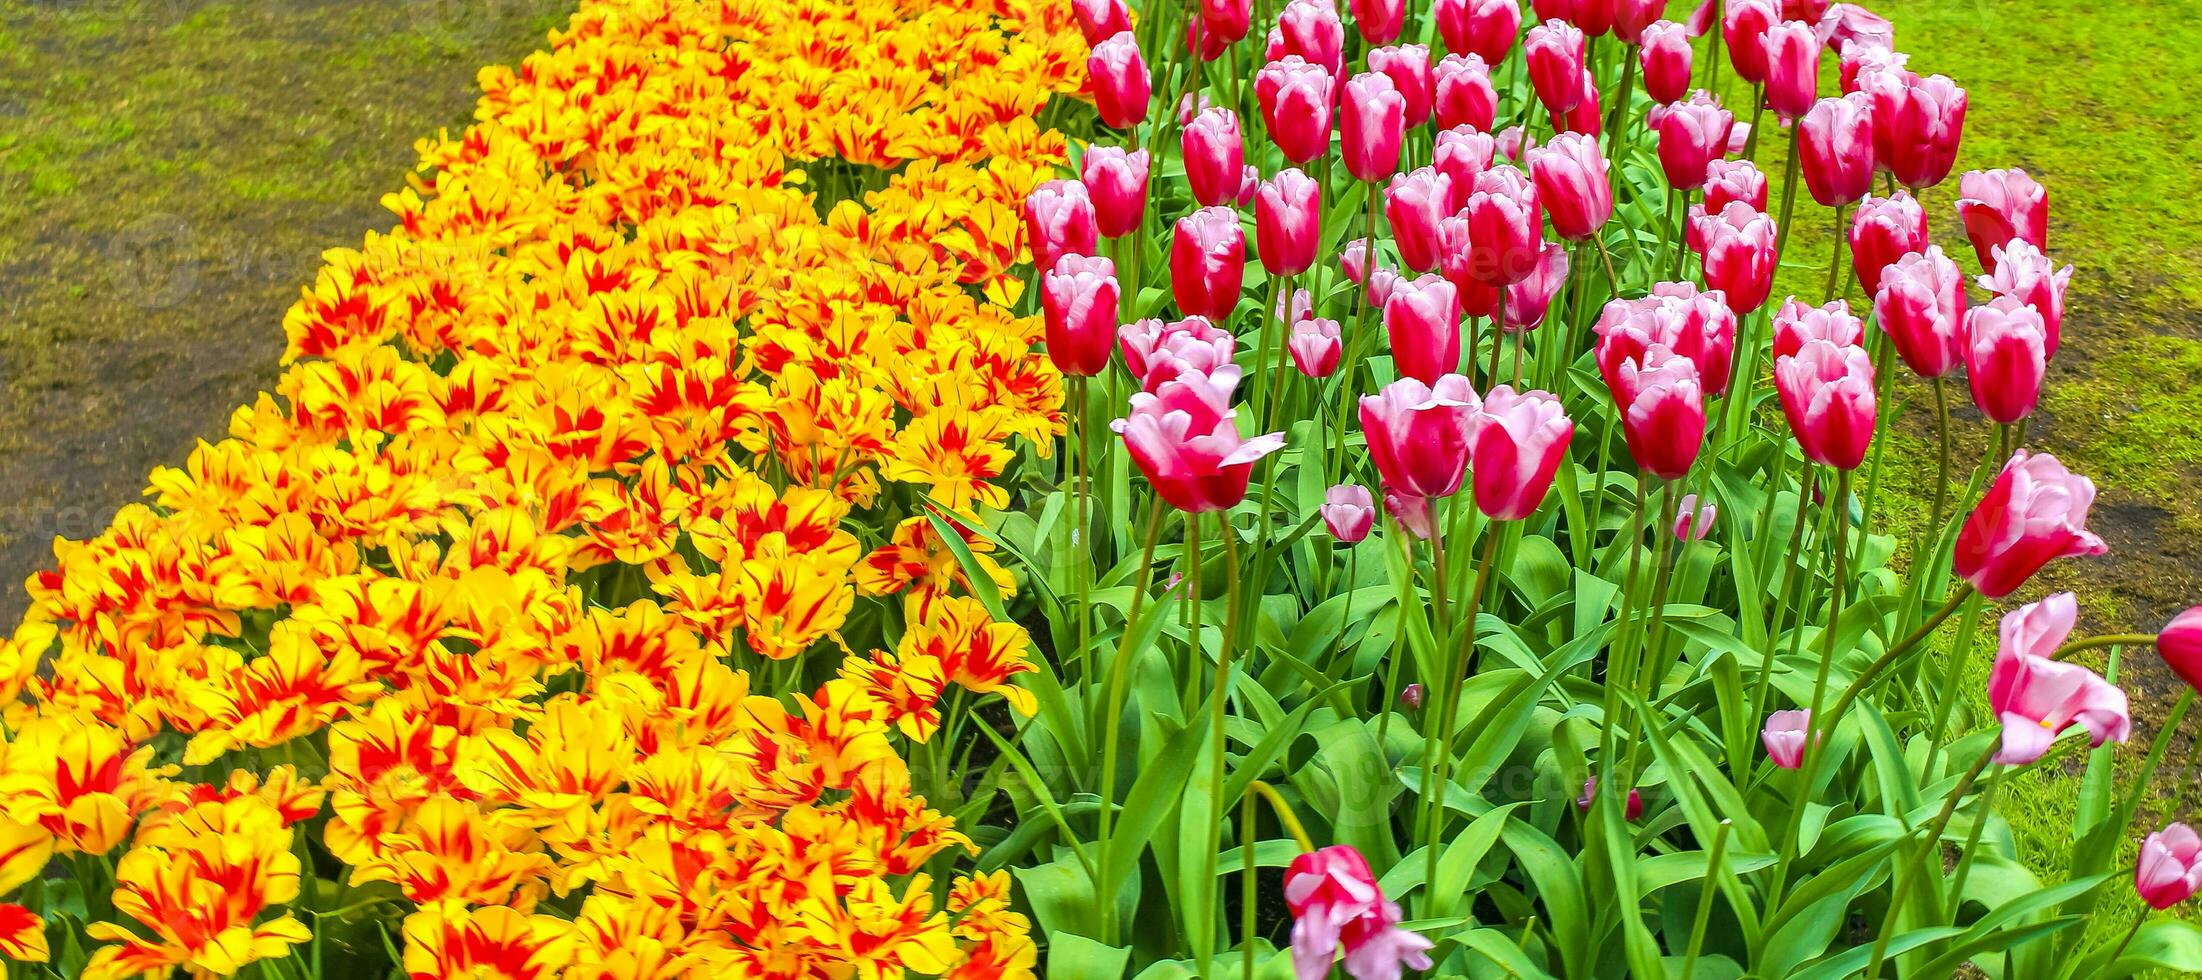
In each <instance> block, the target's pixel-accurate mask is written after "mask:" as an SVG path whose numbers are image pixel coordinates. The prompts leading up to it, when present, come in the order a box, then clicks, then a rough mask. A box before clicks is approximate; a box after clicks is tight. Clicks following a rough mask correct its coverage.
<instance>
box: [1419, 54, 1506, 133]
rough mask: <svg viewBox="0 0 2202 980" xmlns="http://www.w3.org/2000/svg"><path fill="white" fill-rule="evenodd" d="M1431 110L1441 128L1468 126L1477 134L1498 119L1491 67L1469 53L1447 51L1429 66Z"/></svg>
mask: <svg viewBox="0 0 2202 980" xmlns="http://www.w3.org/2000/svg"><path fill="white" fill-rule="evenodd" d="M1431 78H1432V80H1433V81H1432V89H1431V110H1432V111H1433V112H1434V113H1435V114H1436V116H1437V125H1438V128H1439V129H1441V130H1446V131H1451V130H1454V129H1456V128H1459V127H1464V126H1465V127H1467V128H1469V129H1471V130H1474V131H1476V132H1478V133H1481V132H1484V131H1486V130H1489V129H1490V128H1491V123H1492V122H1493V121H1494V120H1496V119H1497V118H1498V113H1499V94H1498V91H1497V90H1496V89H1494V88H1492V86H1491V69H1490V67H1489V66H1488V65H1485V64H1484V63H1483V59H1482V58H1479V57H1476V56H1475V55H1472V54H1449V55H1446V56H1445V60H1443V61H1440V62H1438V63H1437V67H1435V68H1433V69H1431Z"/></svg>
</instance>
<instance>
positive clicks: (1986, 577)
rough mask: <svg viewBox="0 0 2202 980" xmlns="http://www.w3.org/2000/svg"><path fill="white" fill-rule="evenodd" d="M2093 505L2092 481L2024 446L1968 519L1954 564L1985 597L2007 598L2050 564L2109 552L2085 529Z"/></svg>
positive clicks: (2093, 490) (1960, 536)
mask: <svg viewBox="0 0 2202 980" xmlns="http://www.w3.org/2000/svg"><path fill="white" fill-rule="evenodd" d="M2094 504H2095V484H2094V482H2093V481H2090V480H2089V479H2088V478H2086V477H2084V476H2077V475H2075V474H2073V472H2072V471H2071V470H2068V469H2065V468H2064V464H2063V463H2060V462H2057V458H2056V457H2055V456H2050V455H2047V454H2043V455H2040V456H2034V455H2030V454H2028V453H2027V451H2026V450H2024V449H2021V450H2019V451H2018V454H2017V455H2014V456H2012V457H2011V461H2010V462H2008V463H2005V464H2004V465H2003V471H2002V472H2001V473H1999V474H1997V475H1996V481H1995V483H1993V484H1991V485H1989V487H1988V492H1987V494H1986V495H1985V496H1983V497H1982V498H1981V501H1980V503H1979V504H1978V505H1977V506H1975V507H1974V508H1973V512H1972V514H1971V516H1969V517H1967V518H1966V519H1965V527H1964V528H1963V529H1962V530H1960V531H1959V532H1958V535H1957V550H1956V553H1955V555H1954V560H1953V562H1952V565H1953V567H1954V568H1955V569H1956V571H1957V574H1958V575H1960V576H1962V577H1963V578H1964V579H1965V580H1966V581H1968V582H1971V583H1972V585H1973V588H1975V589H1978V590H1980V594H1981V595H1984V596H1987V597H1988V598H1990V599H2000V598H2003V597H2004V596H2007V595H2010V594H2011V593H2012V592H2014V591H2017V589H2018V587H2019V586H2021V585H2025V584H2026V580H2027V579H2029V578H2032V577H2033V576H2034V573H2035V572H2038V571H2040V570H2041V567H2042V566H2043V565H2046V564H2048V563H2049V562H2051V561H2052V560H2055V559H2058V558H2071V557H2080V556H2090V555H2099V554H2102V553H2103V552H2105V551H2108V550H2109V547H2108V546H2107V545H2105V544H2103V539H2101V538H2098V537H2096V536H2095V535H2094V534H2093V533H2092V532H2090V531H2088V529H2087V511H2088V508H2090V507H2093V506H2094Z"/></svg>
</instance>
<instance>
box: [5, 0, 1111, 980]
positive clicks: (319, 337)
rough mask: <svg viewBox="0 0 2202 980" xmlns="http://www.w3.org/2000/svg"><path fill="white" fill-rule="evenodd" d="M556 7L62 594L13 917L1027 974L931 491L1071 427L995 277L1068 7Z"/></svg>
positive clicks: (30, 691) (184, 936) (992, 630)
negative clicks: (976, 848)
mask: <svg viewBox="0 0 2202 980" xmlns="http://www.w3.org/2000/svg"><path fill="white" fill-rule="evenodd" d="M551 41H552V44H551V46H550V47H549V49H548V50H546V51H543V52H540V53H537V54H536V55H533V56H531V57H529V58H528V59H527V60H526V61H525V62H524V63H523V64H522V65H521V66H520V67H519V68H518V69H516V70H513V69H503V68H493V69H489V70H486V71H484V72H483V73H482V76H481V81H482V86H483V89H484V93H485V94H484V97H483V99H482V101H481V104H480V106H479V108H478V110H477V113H476V117H477V119H478V122H477V124H475V125H474V126H472V127H470V128H468V129H467V130H466V131H465V132H464V133H463V134H460V135H457V136H445V137H443V138H439V139H435V140H428V141H424V142H423V143H422V144H421V146H420V155H421V159H422V165H421V168H420V171H419V173H418V175H417V176H416V177H415V179H414V180H413V182H412V186H411V187H409V188H408V189H406V190H405V191H403V192H401V193H398V194H395V195H391V196H390V197H388V198H386V200H385V203H386V204H387V205H388V206H389V207H390V208H391V210H393V211H394V212H395V213H396V214H397V217H398V224H397V227H395V228H394V229H393V230H392V231H391V232H390V233H389V234H386V235H370V236H368V238H367V240H366V242H365V244H364V245H363V246H362V247H361V248H359V249H356V250H353V249H340V250H334V251H331V252H329V253H328V254H327V255H326V260H327V266H326V267H325V268H324V269H323V270H322V271H321V273H320V274H319V276H318V277H317V279H316V281H315V282H314V284H313V285H312V286H311V287H310V288H309V289H307V290H305V291H304V293H303V296H302V297H301V299H300V300H299V302H298V303H297V304H296V305H295V306H294V307H293V308H292V309H291V310H290V311H289V313H288V315H287V316H286V317H285V318H284V322H283V329H284V332H285V335H286V338H287V352H286V369H285V371H284V373H283V375H282V378H281V381H280V382H279V384H278V386H277V390H276V392H275V393H274V394H273V395H263V396H261V398H260V399H259V400H258V402H257V403H256V404H253V405H249V406H246V407H243V408H240V409H239V410H238V411H237V412H236V413H235V415H234V416H233V417H232V419H231V423H230V436H229V438H226V439H224V440H222V441H221V442H219V443H215V444H211V445H204V444H203V445H201V446H199V447H198V449H197V450H196V451H195V452H193V453H192V454H191V457H190V459H189V460H188V462H187V463H186V464H185V465H184V466H182V467H181V468H178V469H163V470H161V471H158V472H156V473H155V474H154V475H153V477H152V480H151V487H150V489H149V490H148V496H149V497H150V503H148V504H145V505H133V506H130V507H127V508H125V509H124V510H123V511H122V512H121V513H120V514H119V515H118V516H117V517H116V519H115V521H114V523H113V525H112V527H111V528H110V529H108V530H107V531H106V532H105V533H103V534H101V535H99V536H97V537H96V538H93V539H91V540H88V541H83V542H61V543H58V544H57V545H56V559H57V566H56V568H55V569H54V570H52V571H50V572H46V573H42V574H40V575H38V576H36V577H34V578H33V580H32V581H31V583H30V589H31V593H32V610H31V612H30V614H29V616H28V617H27V618H26V620H25V622H24V623H23V625H22V626H21V627H20V628H19V629H18V630H17V631H16V633H15V634H14V636H13V637H12V639H10V640H8V641H7V642H5V643H0V697H4V698H5V701H6V703H7V705H8V708H7V709H6V710H7V713H6V716H5V717H6V723H7V738H6V741H5V743H4V744H0V891H5V892H8V893H10V898H9V900H10V901H12V902H18V903H20V904H11V905H5V906H0V955H4V956H7V957H11V958H16V959H33V960H42V959H46V958H48V957H49V956H51V955H56V954H58V953H59V952H60V947H59V946H57V945H54V944H50V943H49V942H48V937H49V934H51V935H60V934H61V933H59V932H55V931H54V930H71V929H80V931H79V932H76V933H75V935H77V936H79V937H80V938H82V939H84V940H85V941H86V942H87V943H88V944H89V948H92V953H91V955H90V960H89V963H88V964H87V965H86V966H85V968H84V975H85V976H88V977H93V978H95V980H96V978H116V977H124V976H135V975H138V974H141V973H145V972H147V971H154V972H157V973H161V974H165V973H166V972H167V971H169V970H171V969H174V968H178V967H181V968H184V969H187V970H189V971H191V972H193V973H194V974H195V975H200V976H205V975H228V974H232V973H236V972H238V971H239V970H240V969H242V968H244V967H246V966H247V965H248V964H252V963H255V962H257V961H263V960H268V959H271V958H282V957H289V956H300V957H303V956H304V954H305V951H306V949H307V947H306V946H304V945H301V944H308V943H310V944H312V949H313V951H314V955H315V956H317V957H318V956H337V955H343V953H342V951H343V950H345V949H351V950H355V951H357V950H367V951H369V952H370V953H372V955H378V956H379V955H388V954H385V953H383V952H382V950H384V949H396V950H398V951H399V952H398V954H397V955H399V956H400V957H401V959H402V962H401V963H400V964H398V965H399V966H400V967H401V968H402V969H403V970H404V971H406V972H408V973H409V974H410V975H412V976H415V977H449V976H477V975H483V976H500V977H511V978H550V977H563V978H596V977H621V978H661V977H687V976H710V977H728V976H732V977H774V978H780V977H785V978H808V977H819V978H826V977H831V978H835V980H842V978H850V977H862V978H891V977H901V976H905V975H906V974H918V975H926V976H955V977H1016V976H1030V975H1031V972H1032V967H1033V965H1034V961H1035V948H1034V944H1033V941H1032V940H1031V939H1030V938H1029V937H1028V935H1027V932H1028V928H1029V926H1028V923H1027V922H1026V921H1025V919H1024V918H1023V917H1022V916H1020V915H1018V914H1017V913H1015V912H1013V911H1011V909H1010V905H1009V895H1008V886H1009V882H1008V878H1007V876H1006V875H1004V874H1000V873H996V874H991V875H987V874H975V875H965V874H956V873H954V871H953V868H952V862H944V861H936V860H934V859H935V858H936V857H944V856H951V855H953V854H957V853H964V852H965V851H967V850H968V849H969V847H970V842H969V841H968V840H967V839H966V838H964V837H963V836H962V835H960V834H959V833H958V832H957V830H956V829H955V827H954V826H953V822H952V821H951V820H950V819H949V818H947V817H946V816H945V815H943V814H942V813H940V812H938V811H936V810H934V809H931V808H929V807H928V805H927V803H926V801H925V800H924V799H922V798H920V797H919V796H918V795H916V793H915V792H914V791H913V788H912V784H911V776H910V772H909V769H908V767H907V766H906V765H905V763H904V762H903V760H902V759H901V758H900V757H899V756H898V754H897V742H898V740H904V739H906V740H914V741H922V740H925V739H928V738H930V737H932V736H933V735H934V733H935V731H936V729H937V728H938V726H939V725H940V723H941V711H940V709H939V707H938V703H939V701H940V700H941V699H942V697H943V691H944V690H946V689H949V688H951V687H960V688H962V689H965V690H968V691H971V692H974V693H982V694H983V693H999V694H1002V695H1004V696H1006V697H1007V698H1008V699H1009V700H1010V702H1011V705H1012V707H1015V708H1018V709H1020V710H1025V711H1029V710H1030V696H1029V695H1027V694H1025V693H1024V692H1023V691H1022V690H1021V689H1019V688H1018V687H1016V686H1015V685H1014V684H1013V683H1012V678H1013V677H1014V676H1015V675H1016V674H1017V673H1019V672H1021V671H1026V670H1030V669H1032V666H1033V665H1032V662H1031V659H1030V658H1031V656H1032V652H1031V649H1030V641H1029V639H1028V638H1027V637H1026V635H1025V633H1024V631H1023V630H1022V629H1021V628H1020V627H1017V626H1015V625H1013V624H1005V623H996V622H992V621H991V620H990V618H989V617H988V615H987V613H986V611H985V607H984V606H983V605H981V604H980V603H979V602H978V601H976V600H975V599H973V598H971V597H970V596H969V594H968V585H969V583H968V582H965V581H963V578H962V576H963V574H964V566H963V565H961V564H960V563H959V562H958V561H957V560H956V559H955V558H954V557H953V553H952V550H951V548H950V547H949V546H948V545H947V544H946V543H945V542H943V541H942V540H941V539H940V538H939V536H938V535H937V534H936V532H935V528H936V527H937V526H939V525H936V524H935V523H934V522H933V520H932V519H931V518H929V517H927V516H925V508H926V507H927V506H928V505H929V504H930V505H937V508H938V509H937V510H935V511H933V512H934V513H936V514H938V515H939V516H942V517H946V518H948V521H949V526H952V527H953V526H960V525H958V524H957V523H955V522H956V521H957V520H958V519H959V515H961V518H962V519H964V520H968V519H969V513H970V511H971V510H972V509H973V508H976V507H982V506H998V505H1001V504H1003V503H1005V502H1006V500H1007V495H1006V491H1005V489H1004V488H1003V487H1002V486H1001V485H1000V484H999V483H998V482H997V480H996V478H997V477H999V476H1000V475H1001V474H1002V473H1003V471H1004V469H1005V467H1007V466H1008V465H1009V464H1010V463H1011V462H1012V461H1013V460H1014V459H1015V457H1016V454H1017V453H1018V452H1019V451H1031V452H1040V453H1044V452H1045V451H1046V449H1047V447H1048V445H1049V439H1050V438H1051V437H1053V436H1054V435H1056V434H1059V433H1060V432H1061V431H1062V418H1061V413H1060V400H1061V379H1060V377H1059V376H1058V375H1057V374H1056V373H1054V371H1053V369H1052V368H1051V367H1050V366H1049V365H1048V363H1047V361H1046V359H1045V358H1043V357H1037V356H1034V355H1033V353H1032V351H1031V347H1032V345H1033V344H1034V343H1036V342H1037V340H1038V339H1039V325H1038V322H1037V319H1036V318H1031V317H1020V316H1017V315H1015V314H1014V313H1013V312H1012V311H1011V309H1010V307H1011V306H1012V305H1013V304H1014V303H1015V302H1016V301H1017V299H1018V297H1019V292H1020V289H1019V281H1018V280H1017V279H1016V278H1014V277H1012V276H1011V275H1010V274H1009V273H1010V270H1011V268H1012V267H1013V266H1014V264H1015V263H1017V262H1019V261H1021V260H1022V259H1023V258H1024V256H1023V254H1022V242H1021V223H1020V218H1019V215H1020V210H1019V208H1020V205H1021V202H1022V201H1023V199H1024V197H1025V196H1026V194H1027V193H1029V192H1030V191H1031V190H1032V189H1033V188H1034V187H1035V186H1037V185H1038V184H1039V183H1040V182H1041V181H1043V180H1045V179H1047V178H1048V177H1049V176H1052V174H1053V173H1054V172H1055V170H1056V168H1058V167H1060V166H1061V165H1062V164H1063V162H1064V158H1065V154H1066V147H1065V143H1064V139H1063V137H1062V136H1061V135H1060V134H1058V133H1054V132H1043V131H1042V129H1041V127H1040V126H1039V125H1038V124H1037V122H1036V117H1037V116H1038V114H1039V112H1040V110H1041V108H1042V107H1043V106H1044V105H1045V104H1046V102H1047V101H1048V100H1049V98H1050V97H1051V96H1063V95H1069V94H1072V93H1075V92H1076V91H1077V90H1078V89H1079V88H1080V86H1081V85H1082V84H1083V82H1084V77H1083V76H1084V69H1083V61H1084V54H1085V47H1084V44H1083V42H1082V41H1081V40H1080V39H1079V36H1078V34H1077V31H1076V30H1075V28H1074V27H1073V25H1072V24H1071V22H1070V15H1069V10H1068V7H1067V5H1064V4H1061V3H1059V2H1050V0H924V2H917V0H908V2H896V0H587V2H584V3H583V4H582V6H581V10H580V11H579V12H578V13H577V14H576V15H575V16H574V17H573V19H572V21H571V23H570V24H569V25H568V27H567V29H566V30H564V31H562V32H558V33H554V34H553V35H552V38H551ZM399 81H400V80H397V79H393V80H392V83H393V84H397V83H398V82H399ZM842 183H845V184H847V185H848V187H849V188H851V189H859V188H862V189H864V190H863V192H862V193H861V194H860V195H858V196H859V199H858V200H838V201H836V200H833V195H832V194H830V193H817V192H818V191H821V190H826V189H830V188H832V187H833V186H834V185H837V184H842ZM967 544H968V545H969V550H971V551H973V552H976V553H977V557H978V561H979V564H980V566H981V567H982V568H983V570H984V571H985V573H986V574H987V575H988V576H989V577H991V578H993V579H994V580H995V582H994V584H995V585H996V586H997V587H1000V588H1005V589H1006V588H1008V587H1010V586H1011V585H1013V582H1012V580H1011V578H1010V577H1009V576H1008V575H1007V574H1006V572H1004V571H1003V570H1002V569H1001V568H1000V567H999V566H998V565H996V564H994V563H993V562H992V561H991V560H990V559H989V558H988V557H987V555H986V552H987V550H988V549H987V548H986V546H985V542H984V540H983V539H973V540H969V541H968V542H967ZM872 607H876V608H872ZM860 613H861V614H862V616H863V617H864V618H865V619H866V621H867V622H875V625H874V627H873V628H872V629H871V630H870V631H868V632H866V633H865V634H864V635H865V636H874V635H876V636H879V637H881V638H882V639H881V642H882V643H883V644H884V645H887V646H891V647H893V649H891V650H890V649H881V650H869V651H861V652H860V651H857V650H853V649H851V647H850V644H849V643H848V642H847V631H848V630H849V628H850V625H851V623H852V616H858V615H859V614H860ZM876 622H890V623H892V624H893V625H892V628H879V627H878V626H877V625H876ZM810 655H817V656H825V657H828V658H831V659H830V660H829V661H828V662H826V663H824V664H820V665H818V666H819V667H820V669H817V670H809V671H806V670H805V669H804V665H805V663H806V660H807V659H808V656H810ZM835 661H838V662H839V664H840V666H839V667H838V668H837V669H836V668H835V667H833V662H835ZM806 674H807V675H808V676H810V677H811V678H813V679H817V678H828V679H826V680H825V681H824V683H823V684H822V685H820V686H818V687H816V688H814V689H806V691H794V690H765V689H764V688H765V686H767V682H766V681H764V680H762V678H766V677H773V678H782V679H785V678H800V677H804V676H806ZM53 868H59V869H63V870H62V871H60V872H56V871H53V870H50V869H53ZM317 869H318V870H317ZM944 873H945V874H946V875H947V877H946V878H943V877H942V875H943V874H944ZM65 879H74V880H75V881H77V882H80V883H82V882H98V883H100V884H101V885H103V886H111V889H112V890H111V894H108V893H107V892H106V889H105V888H104V887H102V888H101V889H100V890H99V892H98V893H95V894H89V895H86V896H85V897H84V898H85V900H84V901H83V902H82V904H81V905H80V906H76V907H78V908H83V909H86V910H88V911H86V912H83V913H72V912H68V911H64V910H63V909H62V905H61V904H58V903H55V902H53V901H50V899H51V898H52V896H54V895H56V894H57V893H58V892H57V890H56V887H55V886H57V885H58V884H60V883H62V882H63V881H64V880H65ZM86 891H91V889H90V888H89V887H87V888H86ZM78 914H82V915H84V916H86V917H87V918H86V921H82V922H74V921H72V918H73V916H75V915H78ZM378 929H379V930H381V931H380V937H381V938H379V939H378V938H376V937H377V930H378ZM325 931H326V932H327V935H324V932H325ZM338 932H343V933H345V934H346V935H347V936H348V937H350V938H345V939H337V938H332V937H334V936H335V934H336V933H338ZM362 934H364V936H365V937H366V938H365V939H361V938H359V937H360V936H361V935H362ZM325 943H326V946H327V948H324V944H325ZM385 944H387V945H385ZM72 945H73V944H72ZM292 962H293V963H294V964H297V963H303V962H306V960H305V959H303V958H301V959H297V960H293V961H292ZM314 962H318V960H315V961H314ZM476 971H480V972H476ZM291 972H297V971H291ZM291 972H278V973H269V974H268V975H271V976H273V975H285V976H287V975H291Z"/></svg>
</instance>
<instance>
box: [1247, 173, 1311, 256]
mask: <svg viewBox="0 0 2202 980" xmlns="http://www.w3.org/2000/svg"><path fill="white" fill-rule="evenodd" d="M1322 218H1323V201H1322V188H1321V187H1320V186H1318V185H1317V184H1316V183H1315V180H1314V178H1312V177H1309V176H1308V175H1306V174H1303V173H1301V172H1299V171H1298V170H1291V169H1287V170H1281V171H1278V172H1277V176H1275V177H1272V178H1270V179H1269V181H1268V183H1265V184H1263V185H1261V188H1260V189H1259V190H1257V191H1255V192H1254V247H1255V249H1256V250H1257V251H1258V252H1259V253H1260V258H1261V260H1262V268H1263V269H1265V270H1267V271H1268V272H1269V274H1270V275H1272V276H1297V275H1299V274H1301V273H1303V272H1306V271H1307V270H1309V269H1311V268H1313V267H1314V266H1315V248H1316V243H1317V242H1318V241H1319V240H1320V238H1321V233H1322Z"/></svg>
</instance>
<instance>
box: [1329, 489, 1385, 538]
mask: <svg viewBox="0 0 2202 980" xmlns="http://www.w3.org/2000/svg"><path fill="white" fill-rule="evenodd" d="M1322 511H1323V527H1325V528H1327V529H1329V531H1330V536H1331V537H1333V538H1336V539H1338V540H1339V541H1340V542H1342V543H1345V544H1359V543H1361V539H1363V538H1366V537H1368V536H1369V528H1371V527H1373V526H1375V524H1376V498H1375V497H1372V496H1370V495H1369V488H1367V487H1364V486H1361V485H1359V484H1355V483H1341V484H1339V485H1337V486H1334V487H1332V488H1330V489H1329V490H1326V491H1324V492H1323V507H1322Z"/></svg>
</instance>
